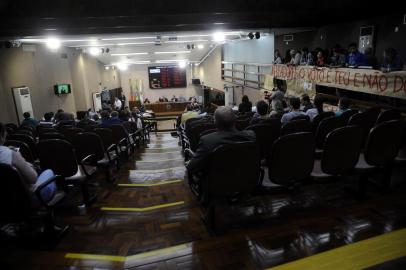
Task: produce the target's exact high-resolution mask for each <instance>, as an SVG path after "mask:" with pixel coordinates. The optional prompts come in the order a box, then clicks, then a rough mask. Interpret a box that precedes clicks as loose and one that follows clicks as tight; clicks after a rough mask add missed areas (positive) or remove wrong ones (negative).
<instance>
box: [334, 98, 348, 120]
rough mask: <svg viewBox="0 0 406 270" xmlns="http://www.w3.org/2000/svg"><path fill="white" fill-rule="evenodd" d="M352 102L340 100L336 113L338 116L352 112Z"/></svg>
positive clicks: (346, 99)
mask: <svg viewBox="0 0 406 270" xmlns="http://www.w3.org/2000/svg"><path fill="white" fill-rule="evenodd" d="M350 106H351V100H350V99H349V98H346V97H342V98H340V100H339V101H338V111H336V116H340V115H342V114H343V112H346V111H348V110H350Z"/></svg>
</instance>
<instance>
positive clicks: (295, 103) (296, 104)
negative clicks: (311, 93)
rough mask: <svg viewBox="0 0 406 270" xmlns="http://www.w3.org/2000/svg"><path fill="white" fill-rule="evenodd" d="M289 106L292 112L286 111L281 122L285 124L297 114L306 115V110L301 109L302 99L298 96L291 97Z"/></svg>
mask: <svg viewBox="0 0 406 270" xmlns="http://www.w3.org/2000/svg"><path fill="white" fill-rule="evenodd" d="M289 107H290V112H288V113H285V114H284V115H283V116H282V119H281V122H282V123H283V124H284V123H287V122H289V121H290V120H292V118H295V117H297V116H301V115H306V114H305V113H304V112H302V111H301V110H300V99H299V98H297V97H291V98H289Z"/></svg>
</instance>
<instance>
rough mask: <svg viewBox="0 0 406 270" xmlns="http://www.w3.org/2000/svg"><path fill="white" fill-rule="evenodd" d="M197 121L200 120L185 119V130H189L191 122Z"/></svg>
mask: <svg viewBox="0 0 406 270" xmlns="http://www.w3.org/2000/svg"><path fill="white" fill-rule="evenodd" d="M199 120H201V118H198V117H196V118H189V119H187V120H186V121H185V130H188V129H189V128H190V125H191V124H192V123H193V122H195V121H199Z"/></svg>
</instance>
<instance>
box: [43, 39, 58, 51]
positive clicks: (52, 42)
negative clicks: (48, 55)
mask: <svg viewBox="0 0 406 270" xmlns="http://www.w3.org/2000/svg"><path fill="white" fill-rule="evenodd" d="M46 44H47V47H48V48H50V49H51V50H57V49H59V47H61V41H60V40H59V39H57V38H48V39H47V40H46Z"/></svg>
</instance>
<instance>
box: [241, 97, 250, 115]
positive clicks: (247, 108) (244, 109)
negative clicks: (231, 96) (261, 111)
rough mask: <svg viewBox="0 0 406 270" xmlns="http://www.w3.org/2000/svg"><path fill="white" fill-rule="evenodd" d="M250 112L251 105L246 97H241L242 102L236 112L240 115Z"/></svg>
mask: <svg viewBox="0 0 406 270" xmlns="http://www.w3.org/2000/svg"><path fill="white" fill-rule="evenodd" d="M251 111H252V103H251V101H250V100H249V99H248V96H246V95H245V96H243V97H242V102H241V103H240V105H239V106H238V112H240V113H247V112H251Z"/></svg>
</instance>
